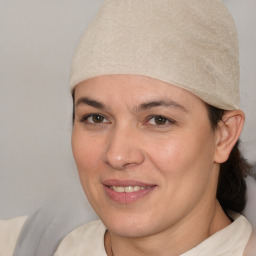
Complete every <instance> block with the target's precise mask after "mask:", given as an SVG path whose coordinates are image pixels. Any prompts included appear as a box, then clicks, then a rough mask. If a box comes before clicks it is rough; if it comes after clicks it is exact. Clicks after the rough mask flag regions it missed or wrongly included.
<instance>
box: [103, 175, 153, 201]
mask: <svg viewBox="0 0 256 256" xmlns="http://www.w3.org/2000/svg"><path fill="white" fill-rule="evenodd" d="M103 185H104V188H105V192H106V195H107V196H108V197H109V198H110V199H112V200H114V201H115V202H117V203H121V204H129V203H132V202H134V201H137V200H138V199H140V198H143V197H145V196H147V195H148V194H150V193H151V192H152V191H153V190H155V188H156V187H157V186H156V185H152V184H146V183H143V182H138V181H131V180H126V181H120V180H107V181H104V182H103Z"/></svg>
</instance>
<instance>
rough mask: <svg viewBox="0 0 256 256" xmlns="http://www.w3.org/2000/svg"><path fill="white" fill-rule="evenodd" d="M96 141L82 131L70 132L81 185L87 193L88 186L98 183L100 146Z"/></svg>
mask: <svg viewBox="0 0 256 256" xmlns="http://www.w3.org/2000/svg"><path fill="white" fill-rule="evenodd" d="M96 142H97V140H94V139H93V138H91V137H90V136H87V135H86V134H84V133H83V132H79V131H76V130H74V131H73V133H72V151H73V155H74V159H75V162H76V165H77V170H78V174H79V178H80V181H81V184H82V187H83V189H84V191H85V193H86V194H87V195H88V193H89V192H88V190H89V188H90V187H95V185H96V184H97V183H98V180H97V174H98V170H99V169H100V168H98V164H99V163H100V156H101V152H100V149H101V148H102V147H101V146H100V145H98V144H97V143H96Z"/></svg>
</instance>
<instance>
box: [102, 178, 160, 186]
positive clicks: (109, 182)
mask: <svg viewBox="0 0 256 256" xmlns="http://www.w3.org/2000/svg"><path fill="white" fill-rule="evenodd" d="M102 183H103V185H105V186H108V187H111V186H115V187H128V186H140V187H154V186H156V185H155V184H149V183H144V182H141V181H137V180H117V179H109V180H104V181H103V182H102Z"/></svg>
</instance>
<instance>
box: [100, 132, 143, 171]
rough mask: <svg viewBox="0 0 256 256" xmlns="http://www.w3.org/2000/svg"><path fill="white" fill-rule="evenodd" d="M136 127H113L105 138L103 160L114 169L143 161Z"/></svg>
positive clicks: (140, 142)
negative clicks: (105, 145)
mask: <svg viewBox="0 0 256 256" xmlns="http://www.w3.org/2000/svg"><path fill="white" fill-rule="evenodd" d="M139 133H140V132H139V131H136V128H128V127H126V128H124V127H123V128H121V127H119V128H115V129H113V130H112V131H111V133H110V134H109V136H108V139H107V147H106V151H105V154H104V161H105V162H106V163H107V164H108V165H110V166H111V167H112V168H114V169H116V170H123V169H125V168H127V167H135V166H137V165H140V164H142V163H143V162H144V160H145V157H144V153H143V149H142V147H141V145H142V144H143V143H142V138H141V134H139Z"/></svg>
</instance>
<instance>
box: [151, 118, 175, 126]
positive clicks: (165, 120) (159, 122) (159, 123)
mask: <svg viewBox="0 0 256 256" xmlns="http://www.w3.org/2000/svg"><path fill="white" fill-rule="evenodd" d="M148 123H149V124H151V125H157V126H166V125H170V124H174V123H175V121H173V120H171V119H168V118H166V117H164V116H152V117H151V118H150V119H149V120H148Z"/></svg>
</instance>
